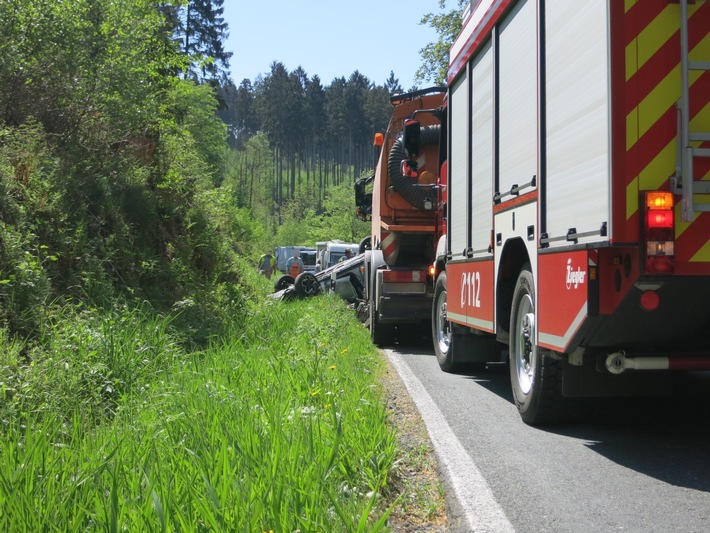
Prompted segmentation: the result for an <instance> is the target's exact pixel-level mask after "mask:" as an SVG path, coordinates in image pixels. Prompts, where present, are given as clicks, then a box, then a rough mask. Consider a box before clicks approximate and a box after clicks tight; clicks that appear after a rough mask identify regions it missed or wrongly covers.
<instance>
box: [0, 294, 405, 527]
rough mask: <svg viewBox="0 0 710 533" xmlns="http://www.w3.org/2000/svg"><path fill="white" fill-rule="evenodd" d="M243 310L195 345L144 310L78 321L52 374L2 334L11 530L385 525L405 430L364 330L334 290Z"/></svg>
mask: <svg viewBox="0 0 710 533" xmlns="http://www.w3.org/2000/svg"><path fill="white" fill-rule="evenodd" d="M248 309H249V311H248V312H249V316H248V317H246V318H242V319H240V320H239V321H238V323H240V324H246V325H245V326H241V327H238V328H235V329H234V330H233V331H231V332H230V333H229V334H228V335H226V336H225V337H224V338H223V339H221V340H220V341H219V342H215V343H213V345H212V346H211V347H210V348H209V349H207V350H204V351H202V352H193V353H188V352H186V351H181V349H180V348H179V344H178V343H177V342H175V339H174V338H173V337H172V333H171V327H170V318H162V317H159V316H155V315H151V314H150V313H149V312H148V311H147V310H145V309H139V310H126V309H123V310H120V311H118V312H114V313H109V314H108V315H104V316H103V317H101V319H100V320H99V318H98V317H97V316H92V318H91V319H88V318H87V319H86V320H84V321H82V320H78V321H74V322H73V323H74V326H73V327H72V326H66V331H63V330H62V328H58V329H57V330H56V332H55V336H56V338H55V339H54V346H55V349H56V351H55V352H52V354H53V355H49V356H47V359H52V361H50V362H47V361H45V362H43V363H42V364H39V363H36V364H35V367H37V366H41V367H42V370H41V372H44V374H40V377H41V379H39V378H37V376H36V374H35V371H34V368H35V367H33V366H32V364H33V363H32V362H29V361H27V360H23V355H22V354H23V349H22V347H21V346H14V347H13V346H12V345H11V344H10V343H9V342H8V341H7V339H0V342H2V341H3V340H4V341H5V343H4V344H5V346H6V347H7V348H8V349H6V350H4V352H5V353H4V355H3V356H2V357H3V359H2V360H1V361H2V363H1V364H0V382H1V383H0V402H2V403H1V404H0V405H1V406H2V407H0V416H1V417H2V427H1V429H0V431H2V434H1V435H0V530H2V531H112V532H113V531H239V532H262V531H273V532H276V533H278V532H292V531H296V530H300V531H301V532H303V533H305V532H316V531H318V532H331V531H333V532H341V531H345V532H350V531H353V532H354V531H378V530H386V525H385V521H386V517H387V514H388V510H387V509H386V508H385V505H384V504H383V503H382V502H383V501H384V500H383V495H386V494H387V490H388V486H387V482H388V477H389V475H390V472H391V470H392V468H393V463H394V460H395V454H396V442H395V440H396V439H395V435H394V433H393V431H392V429H391V428H389V427H388V425H387V412H386V408H385V405H384V404H385V402H384V401H383V399H382V398H381V396H380V394H381V391H380V390H379V388H378V381H377V375H378V372H380V370H381V365H382V361H381V360H380V358H379V356H378V354H377V352H376V350H375V349H374V348H373V346H372V344H371V343H370V340H369V336H368V335H367V332H366V331H365V330H364V329H363V328H362V327H361V325H359V324H358V323H357V322H356V320H355V318H354V316H353V314H352V311H351V310H349V309H347V308H346V306H345V305H344V304H343V302H342V301H340V300H338V299H331V298H327V297H319V298H313V299H309V300H304V301H294V302H289V303H281V302H276V301H272V300H268V299H266V300H264V301H261V302H260V303H259V305H256V306H251V307H249V308H248ZM61 347H63V348H61ZM62 349H63V350H66V351H64V352H62V351H61V350H62ZM62 354H63V355H62ZM75 367H77V368H78V369H80V370H81V371H79V370H77V374H81V376H82V377H81V378H72V377H71V375H72V371H73V369H74V368H75ZM37 372H40V371H39V370H38V371H37ZM92 375H93V376H95V377H94V378H91V376H92ZM35 380H36V381H35ZM77 380H78V383H77V382H76V381H77ZM8 383H11V384H10V385H8ZM23 383H25V384H27V387H28V388H35V387H36V388H37V390H36V391H34V392H32V393H30V391H25V390H23V389H22V387H23ZM107 387H108V389H107ZM109 389H110V392H109ZM55 390H56V391H58V392H57V394H56V398H54V399H53V396H54V391H55ZM107 397H108V399H107ZM57 398H59V399H57ZM94 402H96V403H98V404H99V405H100V407H98V408H97V407H94V406H93V404H94Z"/></svg>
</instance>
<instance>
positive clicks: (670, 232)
mask: <svg viewBox="0 0 710 533" xmlns="http://www.w3.org/2000/svg"><path fill="white" fill-rule="evenodd" d="M644 205H645V207H646V213H645V215H644V222H645V224H644V226H645V227H644V240H645V247H646V272H647V273H649V274H672V273H673V272H674V270H675V257H674V256H675V217H674V216H673V195H672V194H671V193H669V192H658V191H654V192H647V193H646V196H645V202H644Z"/></svg>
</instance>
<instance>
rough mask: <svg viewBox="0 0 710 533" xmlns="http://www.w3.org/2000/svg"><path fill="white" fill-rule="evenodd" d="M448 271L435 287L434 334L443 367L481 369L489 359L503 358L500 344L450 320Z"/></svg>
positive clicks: (452, 371)
mask: <svg viewBox="0 0 710 533" xmlns="http://www.w3.org/2000/svg"><path fill="white" fill-rule="evenodd" d="M446 294H447V292H446V271H444V272H442V273H441V274H439V277H438V278H437V279H436V286H435V287H434V304H433V309H432V313H431V335H432V338H433V341H434V352H435V353H436V360H437V362H438V363H439V368H441V370H443V371H444V372H451V373H456V372H460V371H462V370H467V371H471V370H481V369H483V368H484V367H485V365H486V363H487V362H489V361H499V360H500V346H499V345H498V343H497V342H496V341H495V338H493V337H492V336H489V335H474V334H472V333H471V332H469V331H466V329H465V328H463V327H462V326H459V325H457V324H452V323H451V322H449V320H448V318H447V316H446Z"/></svg>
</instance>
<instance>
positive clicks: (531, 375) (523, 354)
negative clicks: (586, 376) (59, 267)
mask: <svg viewBox="0 0 710 533" xmlns="http://www.w3.org/2000/svg"><path fill="white" fill-rule="evenodd" d="M536 318H537V313H536V310H535V286H534V283H533V275H532V272H531V268H530V265H529V264H527V265H525V266H524V267H523V269H522V270H521V272H520V275H519V276H518V281H517V283H516V285H515V290H514V291H513V305H512V308H511V313H510V344H509V347H510V382H511V386H512V390H513V399H514V400H515V406H516V407H517V408H518V412H519V413H520V416H521V418H522V419H523V421H524V422H525V423H526V424H530V425H537V424H552V423H558V422H561V421H563V419H564V418H565V415H566V407H567V401H566V398H564V397H563V396H562V373H563V372H562V364H563V361H562V360H560V359H554V358H553V357H552V355H551V354H550V352H548V351H547V350H545V349H543V348H540V347H539V346H537V345H536V344H535V335H536V329H535V328H536V325H535V324H536Z"/></svg>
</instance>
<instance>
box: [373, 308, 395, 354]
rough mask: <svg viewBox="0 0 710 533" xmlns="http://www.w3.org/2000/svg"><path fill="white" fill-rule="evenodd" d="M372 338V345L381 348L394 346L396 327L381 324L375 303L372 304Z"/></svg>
mask: <svg viewBox="0 0 710 533" xmlns="http://www.w3.org/2000/svg"><path fill="white" fill-rule="evenodd" d="M370 336H371V337H372V343H373V344H375V345H376V346H379V347H381V348H382V347H385V346H390V345H392V344H394V325H393V324H380V321H379V320H377V311H375V306H374V304H373V302H370Z"/></svg>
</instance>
